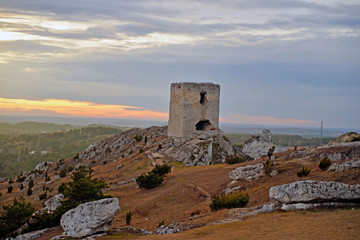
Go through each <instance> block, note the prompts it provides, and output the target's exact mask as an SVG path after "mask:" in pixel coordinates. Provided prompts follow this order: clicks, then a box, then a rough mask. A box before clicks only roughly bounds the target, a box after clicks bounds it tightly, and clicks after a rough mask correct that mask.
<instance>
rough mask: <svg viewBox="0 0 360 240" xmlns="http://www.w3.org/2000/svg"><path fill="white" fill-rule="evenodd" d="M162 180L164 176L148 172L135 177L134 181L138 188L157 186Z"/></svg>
mask: <svg viewBox="0 0 360 240" xmlns="http://www.w3.org/2000/svg"><path fill="white" fill-rule="evenodd" d="M163 181H164V178H163V177H162V176H160V175H158V174H154V173H151V172H149V173H148V174H142V175H140V176H138V177H137V178H136V183H137V184H138V185H139V188H146V189H152V188H155V187H157V186H159V185H160V184H161V183H162V182H163Z"/></svg>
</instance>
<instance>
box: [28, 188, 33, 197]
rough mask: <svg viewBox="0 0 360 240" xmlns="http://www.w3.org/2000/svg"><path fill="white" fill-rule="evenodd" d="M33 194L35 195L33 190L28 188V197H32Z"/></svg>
mask: <svg viewBox="0 0 360 240" xmlns="http://www.w3.org/2000/svg"><path fill="white" fill-rule="evenodd" d="M32 193H33V190H32V188H28V190H27V192H26V194H27V195H28V196H31V195H32Z"/></svg>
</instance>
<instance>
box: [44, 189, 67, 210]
mask: <svg viewBox="0 0 360 240" xmlns="http://www.w3.org/2000/svg"><path fill="white" fill-rule="evenodd" d="M63 200H64V195H63V194H62V193H60V194H57V195H55V196H54V197H52V198H50V199H48V200H46V201H45V202H44V206H45V208H46V209H47V211H48V212H53V211H55V210H56V209H57V208H58V207H60V206H61V201H63Z"/></svg>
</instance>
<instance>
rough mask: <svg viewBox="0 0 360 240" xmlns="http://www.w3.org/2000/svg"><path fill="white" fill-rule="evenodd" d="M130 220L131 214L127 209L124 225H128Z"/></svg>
mask: <svg viewBox="0 0 360 240" xmlns="http://www.w3.org/2000/svg"><path fill="white" fill-rule="evenodd" d="M131 220H132V214H131V211H129V212H127V213H126V217H125V221H126V225H130V223H131Z"/></svg>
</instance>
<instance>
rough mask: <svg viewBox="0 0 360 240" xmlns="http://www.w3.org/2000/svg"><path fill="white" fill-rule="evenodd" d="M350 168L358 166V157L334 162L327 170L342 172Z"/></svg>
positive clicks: (359, 162)
mask: <svg viewBox="0 0 360 240" xmlns="http://www.w3.org/2000/svg"><path fill="white" fill-rule="evenodd" d="M352 168H360V159H358V160H353V161H347V162H343V163H335V164H333V165H331V166H330V167H329V169H328V171H335V172H342V171H345V170H348V169H352Z"/></svg>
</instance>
